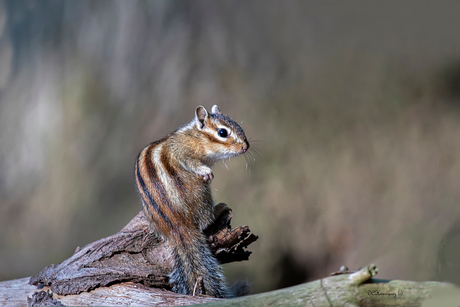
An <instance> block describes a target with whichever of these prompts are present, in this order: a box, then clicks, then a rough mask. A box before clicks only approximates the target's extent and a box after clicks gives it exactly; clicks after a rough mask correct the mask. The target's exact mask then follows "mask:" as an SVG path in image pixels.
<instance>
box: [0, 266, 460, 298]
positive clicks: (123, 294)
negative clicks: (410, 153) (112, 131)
mask: <svg viewBox="0 0 460 307" xmlns="http://www.w3.org/2000/svg"><path fill="white" fill-rule="evenodd" d="M376 273H377V268H376V267H375V266H374V265H371V266H369V267H366V268H364V269H362V270H359V271H358V272H355V273H353V274H348V273H345V274H344V273H341V274H340V275H335V276H331V277H327V278H323V279H320V280H316V281H313V282H309V283H305V284H301V285H298V286H294V287H289V288H285V289H281V290H276V291H271V292H266V293H261V294H257V295H250V296H245V297H241V298H236V299H231V300H225V299H217V298H212V297H205V296H190V295H180V294H176V293H173V292H171V291H167V290H163V289H158V288H152V287H146V286H143V285H141V284H136V283H132V282H127V283H120V284H115V285H112V286H108V287H99V288H97V289H95V290H93V291H91V292H83V293H81V294H79V295H67V296H60V295H57V294H55V293H54V294H53V297H52V298H53V299H54V301H52V300H50V299H51V298H48V299H47V298H46V296H47V292H45V291H43V290H48V288H47V287H45V288H44V289H41V290H36V287H35V286H31V285H29V284H28V278H23V279H18V280H12V281H6V282H0V306H19V307H21V306H27V297H31V296H33V295H34V293H40V294H35V296H36V297H37V300H35V301H33V300H31V303H34V302H35V303H36V304H40V303H42V305H41V306H53V304H54V306H59V305H57V304H63V305H66V306H115V305H123V306H128V305H136V306H178V305H192V304H202V303H208V304H207V305H206V306H210V307H212V306H217V307H219V306H222V307H225V306H316V307H322V306H328V307H329V306H348V307H354V306H376V307H379V306H420V305H421V304H422V302H427V300H430V301H431V303H432V304H431V305H430V306H444V305H445V304H444V305H443V304H442V300H444V301H445V300H446V299H448V297H447V296H450V297H454V298H456V299H457V302H458V299H459V298H460V290H459V289H458V288H456V287H454V286H453V285H450V284H447V283H441V282H430V281H428V282H413V281H402V280H376V279H374V280H373V279H372V277H373V276H374V275H375V274H376ZM441 290H442V292H441ZM40 291H41V292H40ZM40 297H44V298H45V299H44V301H39V300H38V299H40ZM48 297H49V296H48ZM34 299H35V297H34ZM31 305H32V304H31ZM457 305H458V303H457ZM449 306H450V305H449ZM452 306H456V305H452Z"/></svg>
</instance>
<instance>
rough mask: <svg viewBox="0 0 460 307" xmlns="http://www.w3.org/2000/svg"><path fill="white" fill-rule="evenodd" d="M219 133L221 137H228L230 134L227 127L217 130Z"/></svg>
mask: <svg viewBox="0 0 460 307" xmlns="http://www.w3.org/2000/svg"><path fill="white" fill-rule="evenodd" d="M217 134H218V135H219V136H220V137H221V138H226V137H227V136H228V131H227V129H224V128H222V129H219V130H218V131H217Z"/></svg>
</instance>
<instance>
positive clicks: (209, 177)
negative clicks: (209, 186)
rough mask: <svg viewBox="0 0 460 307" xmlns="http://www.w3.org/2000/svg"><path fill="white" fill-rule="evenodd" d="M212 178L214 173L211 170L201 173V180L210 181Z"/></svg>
mask: <svg viewBox="0 0 460 307" xmlns="http://www.w3.org/2000/svg"><path fill="white" fill-rule="evenodd" d="M213 179H214V174H213V173H212V172H210V173H207V174H205V175H203V181H204V182H206V183H211V181H212V180H213Z"/></svg>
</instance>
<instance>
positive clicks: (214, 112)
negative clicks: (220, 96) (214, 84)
mask: <svg viewBox="0 0 460 307" xmlns="http://www.w3.org/2000/svg"><path fill="white" fill-rule="evenodd" d="M211 113H212V114H222V112H221V111H220V109H219V107H218V106H217V104H215V105H213V106H212V109H211Z"/></svg>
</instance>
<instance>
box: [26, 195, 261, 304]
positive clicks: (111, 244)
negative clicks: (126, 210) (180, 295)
mask: <svg viewBox="0 0 460 307" xmlns="http://www.w3.org/2000/svg"><path fill="white" fill-rule="evenodd" d="M216 212H218V217H217V219H216V221H215V223H214V224H213V225H211V226H210V227H209V229H207V230H206V231H205V233H206V235H207V236H208V241H209V243H210V246H211V250H212V251H213V253H214V254H215V255H216V257H217V259H219V261H220V262H221V263H228V262H233V261H241V260H248V258H249V255H250V254H251V252H249V251H246V250H245V248H246V247H247V246H248V245H249V244H251V243H252V242H254V241H255V240H257V238H258V237H257V236H256V235H254V234H252V233H251V232H250V230H249V228H248V227H247V226H242V227H237V228H234V229H231V227H230V221H231V219H232V215H231V209H230V208H228V207H227V206H226V205H225V204H223V203H221V204H219V205H217V206H216ZM168 259H169V251H168V250H167V248H166V247H165V245H164V244H163V241H162V240H161V238H159V237H158V236H156V235H155V234H154V229H152V226H151V225H150V224H149V222H148V221H147V219H146V218H145V216H144V213H143V212H140V213H139V214H138V215H137V216H136V217H135V218H134V219H132V220H131V221H130V222H129V223H128V225H126V226H125V227H124V228H123V229H122V230H121V231H120V232H118V233H117V234H115V235H113V236H110V237H107V238H104V239H101V240H98V241H96V242H93V243H90V244H88V245H86V246H84V247H83V248H77V251H76V252H75V254H74V255H73V256H72V257H70V258H69V259H67V260H65V261H63V262H62V263H61V264H59V265H54V264H52V265H50V266H48V267H46V268H45V269H43V270H42V271H41V272H40V273H38V274H37V275H35V276H33V277H32V278H31V279H30V284H32V285H37V286H39V285H43V286H47V287H49V288H50V289H51V291H53V292H54V293H56V294H58V295H71V294H79V293H82V292H87V291H90V290H93V289H95V288H97V287H101V286H108V285H113V284H116V283H121V282H128V281H129V282H134V283H139V284H143V285H145V286H148V287H161V288H166V289H168V288H169V284H168V277H167V276H168V274H169V273H170V272H171V269H172V268H171V264H170V263H169V261H168Z"/></svg>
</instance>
